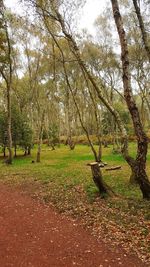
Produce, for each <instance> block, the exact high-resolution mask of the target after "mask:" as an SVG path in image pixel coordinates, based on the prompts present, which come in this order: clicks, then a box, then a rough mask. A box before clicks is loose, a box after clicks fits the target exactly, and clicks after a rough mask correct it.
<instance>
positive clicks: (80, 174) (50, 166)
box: [0, 144, 150, 199]
mask: <svg viewBox="0 0 150 267" xmlns="http://www.w3.org/2000/svg"><path fill="white" fill-rule="evenodd" d="M130 146H131V147H130V148H131V150H132V154H133V155H134V154H135V144H132V145H130ZM21 153H22V151H19V152H18V155H19V156H18V157H17V158H15V159H14V162H13V165H12V166H6V165H5V164H3V161H1V162H0V174H1V177H3V175H2V174H5V173H6V174H7V173H8V172H9V174H10V176H11V174H14V173H18V172H19V173H23V174H24V175H25V174H26V175H27V176H29V177H30V176H31V177H33V178H34V179H36V180H39V181H41V182H42V181H51V182H53V183H54V184H55V185H56V187H57V188H58V187H59V185H60V186H64V188H66V185H67V186H68V184H69V186H74V185H83V187H84V189H85V191H86V192H87V196H89V198H90V196H92V199H93V196H94V194H97V189H96V188H95V185H94V184H93V181H92V179H91V170H90V167H88V166H87V163H88V162H91V161H93V160H94V158H93V155H92V153H91V151H90V148H89V147H88V146H85V145H78V146H76V148H75V150H74V151H70V150H69V149H68V147H66V146H63V145H62V146H61V147H60V148H57V149H56V150H54V151H51V150H49V149H48V147H47V146H46V145H43V149H42V154H41V163H39V164H37V163H34V164H32V163H31V161H32V160H34V159H35V158H36V147H35V148H34V150H33V152H32V157H23V156H21ZM149 156H150V155H148V158H149ZM103 161H105V162H107V163H108V165H110V166H112V165H121V166H122V170H116V171H110V172H109V173H108V172H106V171H105V170H103V177H104V180H105V181H106V182H107V183H108V184H109V185H110V186H111V187H112V188H113V190H115V192H116V193H119V194H121V195H123V196H125V197H131V198H138V199H139V198H141V192H140V190H139V189H138V187H135V186H134V187H133V186H132V185H130V184H129V176H130V170H129V167H128V166H127V164H126V162H125V161H124V159H123V157H122V155H120V154H112V147H111V146H110V147H109V148H105V149H104V150H103ZM149 161H150V159H149ZM58 190H59V188H58Z"/></svg>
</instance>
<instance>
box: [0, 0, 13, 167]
mask: <svg viewBox="0 0 150 267" xmlns="http://www.w3.org/2000/svg"><path fill="white" fill-rule="evenodd" d="M0 34H1V39H2V46H1V52H2V54H1V58H0V73H1V75H2V78H3V79H4V81H5V83H6V90H7V133H8V151H9V156H8V159H7V161H6V162H7V163H8V164H11V163H12V158H13V153H12V134H11V90H12V73H13V68H12V44H11V40H10V36H9V29H8V21H7V16H6V9H5V6H4V3H3V0H2V1H1V4H0Z"/></svg>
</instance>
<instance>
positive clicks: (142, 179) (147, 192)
mask: <svg viewBox="0 0 150 267" xmlns="http://www.w3.org/2000/svg"><path fill="white" fill-rule="evenodd" d="M111 3H112V9H113V14H114V20H115V23H116V27H117V31H118V35H119V39H120V45H121V61H122V68H123V86H124V97H125V100H126V103H127V106H128V109H129V112H130V114H131V118H132V122H133V126H134V131H135V134H136V137H137V143H138V148H137V156H136V160H134V159H132V160H131V159H129V158H126V159H127V161H128V163H129V165H130V167H131V169H132V172H133V173H134V174H135V177H136V179H137V182H138V184H139V186H140V189H141V191H142V194H143V197H144V198H147V199H150V182H149V180H148V177H147V174H146V155H147V148H148V138H147V136H146V134H145V132H144V130H143V127H142V123H141V119H140V115H139V110H138V108H137V106H136V103H135V100H134V98H133V93H132V89H131V78H130V69H129V58H128V45H127V40H126V33H125V30H124V27H123V21H122V17H121V15H120V11H119V5H118V1H117V0H111Z"/></svg>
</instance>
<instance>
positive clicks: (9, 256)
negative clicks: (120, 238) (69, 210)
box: [0, 183, 146, 267]
mask: <svg viewBox="0 0 150 267" xmlns="http://www.w3.org/2000/svg"><path fill="white" fill-rule="evenodd" d="M0 266H1V267H10V266H15V267H30V266H34V267H63V266H64V267H72V266H82V267H84V266H85V267H90V266H92V267H117V266H122V267H129V266H130V267H144V266H146V265H145V264H143V263H142V262H141V261H140V260H139V259H138V258H137V257H135V256H131V255H130V256H129V255H127V254H126V253H125V252H124V250H123V249H121V248H119V247H117V246H116V247H112V246H111V244H108V243H104V242H103V241H102V240H99V241H98V240H97V239H96V238H95V237H93V236H92V235H91V234H90V231H89V230H85V229H83V227H82V226H81V224H80V221H79V220H75V219H73V218H71V217H68V216H66V215H62V214H59V213H58V212H56V210H55V209H54V208H53V207H52V206H51V205H50V204H49V205H47V204H44V203H42V202H41V201H39V200H38V199H33V198H31V196H29V194H28V193H27V191H24V188H21V187H19V188H18V187H14V185H9V186H8V185H6V184H3V183H1V184H0Z"/></svg>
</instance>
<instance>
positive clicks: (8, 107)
mask: <svg viewBox="0 0 150 267" xmlns="http://www.w3.org/2000/svg"><path fill="white" fill-rule="evenodd" d="M7 113H8V115H7V133H8V159H7V164H12V159H13V152H12V133H11V97H10V85H9V83H7Z"/></svg>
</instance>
